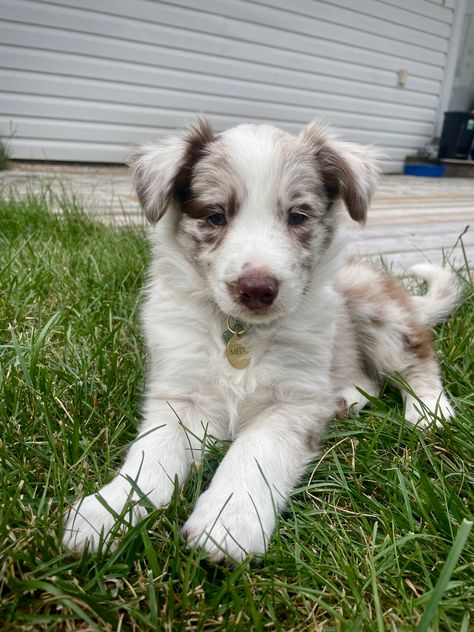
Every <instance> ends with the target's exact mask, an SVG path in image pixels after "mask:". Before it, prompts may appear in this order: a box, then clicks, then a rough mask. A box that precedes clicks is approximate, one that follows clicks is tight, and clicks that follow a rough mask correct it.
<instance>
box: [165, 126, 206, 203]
mask: <svg viewBox="0 0 474 632" xmlns="http://www.w3.org/2000/svg"><path fill="white" fill-rule="evenodd" d="M184 138H185V141H186V145H187V146H186V152H185V154H184V156H183V163H182V165H181V167H180V169H179V171H178V174H177V176H176V178H175V181H174V186H173V195H174V197H175V198H176V200H177V201H178V202H180V203H181V204H184V203H185V202H186V201H187V200H188V199H190V197H191V178H192V170H193V167H194V166H195V165H196V163H197V162H198V161H199V160H200V159H201V158H203V157H204V156H205V155H206V153H207V150H208V145H209V144H210V143H212V142H214V141H215V140H216V137H215V135H214V131H213V130H212V127H211V126H210V125H209V123H208V122H207V120H206V119H205V118H201V119H199V121H198V122H197V123H196V125H194V126H193V127H191V128H190V130H189V131H188V132H187V133H186V135H185V137H184Z"/></svg>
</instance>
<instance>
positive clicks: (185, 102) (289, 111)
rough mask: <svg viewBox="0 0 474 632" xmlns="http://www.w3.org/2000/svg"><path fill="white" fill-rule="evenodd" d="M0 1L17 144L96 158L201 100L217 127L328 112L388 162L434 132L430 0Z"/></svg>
mask: <svg viewBox="0 0 474 632" xmlns="http://www.w3.org/2000/svg"><path fill="white" fill-rule="evenodd" d="M0 1H1V8H0V127H1V128H2V130H3V129H6V130H8V129H10V128H12V129H13V130H14V132H15V136H14V138H13V139H12V147H13V152H14V156H16V157H23V158H25V157H27V158H33V159H45V158H48V159H56V160H68V159H69V160H85V161H91V160H93V161H101V162H107V161H111V162H117V161H122V160H125V158H126V156H127V155H128V152H129V146H130V145H132V144H134V143H137V142H141V141H143V140H148V139H150V138H156V137H159V136H161V135H163V134H167V133H169V132H170V130H174V129H176V128H179V127H182V126H183V125H186V124H188V123H189V122H191V121H192V120H193V118H194V116H195V113H196V112H200V111H202V112H205V113H206V114H207V115H208V116H209V118H210V120H211V122H212V124H213V125H214V126H215V128H216V129H217V130H221V129H224V128H226V127H230V126H232V125H235V124H237V123H238V122H240V121H242V122H262V121H270V122H273V123H275V124H277V125H279V126H281V127H283V128H285V129H288V130H289V131H292V132H297V131H299V130H300V129H301V128H302V127H303V126H304V125H305V124H307V122H308V121H310V120H311V119H313V118H315V117H325V118H326V120H328V121H329V122H331V123H333V124H335V125H336V126H337V127H340V128H342V129H343V136H344V137H345V138H347V139H349V140H352V141H355V142H366V143H373V144H376V145H377V146H378V147H379V149H380V151H381V153H382V154H385V156H386V157H385V158H384V159H383V160H382V166H383V167H384V168H385V169H386V170H387V171H394V170H399V169H400V168H401V165H402V163H403V160H404V158H405V156H406V155H407V154H408V153H413V150H414V149H415V148H416V147H417V146H419V145H421V144H423V143H424V142H426V141H428V140H429V139H430V137H431V134H432V132H433V127H434V120H435V116H436V111H437V107H438V103H439V94H440V89H441V82H442V80H443V76H444V68H445V63H446V51H447V49H448V43H449V37H450V33H451V24H452V16H453V10H452V7H447V6H443V5H442V4H440V3H437V2H434V1H433V2H430V1H429V0H410V2H408V1H405V0H400V2H395V1H394V2H389V1H388V0H360V3H353V2H351V1H350V0H295V1H294V2H292V3H288V2H285V1H284V0H259V1H257V2H254V1H250V0H215V1H214V0H201V1H200V2H198V1H197V0H168V1H167V2H161V1H159V0H153V1H146V0H101V2H100V3H98V2H96V0H48V1H46V0H45V1H43V0H0ZM400 69H403V70H406V71H407V73H408V75H407V84H406V86H405V87H404V88H400V87H398V85H397V71H399V70H400Z"/></svg>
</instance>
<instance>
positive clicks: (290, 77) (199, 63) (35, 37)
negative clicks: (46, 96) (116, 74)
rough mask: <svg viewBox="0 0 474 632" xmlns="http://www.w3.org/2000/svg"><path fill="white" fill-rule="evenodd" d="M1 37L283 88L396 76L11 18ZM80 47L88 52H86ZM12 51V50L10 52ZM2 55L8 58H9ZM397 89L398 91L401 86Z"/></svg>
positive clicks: (412, 83) (430, 86) (414, 82)
mask: <svg viewBox="0 0 474 632" xmlns="http://www.w3.org/2000/svg"><path fill="white" fill-rule="evenodd" d="M0 42H3V44H4V45H9V46H11V47H17V48H18V47H31V48H30V50H32V51H37V50H44V51H50V52H54V53H61V55H64V54H66V51H67V52H69V53H71V54H74V53H75V54H79V55H81V57H82V58H84V59H87V58H90V59H91V60H92V62H94V61H96V60H97V62H99V61H100V60H101V59H106V60H113V61H116V62H118V63H127V64H128V63H136V64H137V65H138V66H139V67H140V68H143V69H145V68H146V67H150V68H154V67H156V66H157V65H159V66H160V67H162V68H168V69H171V70H175V71H176V70H183V71H190V72H192V73H197V74H199V75H203V74H205V75H211V76H213V77H226V78H229V79H240V80H244V81H255V82H257V83H259V84H271V85H278V86H280V87H284V88H286V89H288V88H289V87H293V88H305V89H317V88H318V85H319V83H318V82H319V79H320V78H321V77H330V78H331V79H332V80H333V81H337V80H338V79H343V80H348V81H350V82H351V83H360V84H369V85H367V88H366V89H367V90H370V89H371V88H372V87H373V86H377V87H379V86H386V87H393V86H395V85H396V81H397V79H396V73H395V71H394V70H393V69H392V70H389V69H387V70H381V69H377V68H369V67H367V66H354V64H353V63H350V64H349V63H344V62H338V61H334V60H332V61H331V62H330V63H328V61H327V60H326V59H324V58H323V57H318V56H314V57H308V56H304V57H303V56H300V57H299V58H298V59H297V60H295V68H293V67H292V68H291V71H292V72H291V73H289V72H288V68H278V67H276V66H273V65H270V63H264V61H263V60H262V59H259V60H258V61H257V60H254V61H252V62H246V61H241V60H233V59H230V58H227V57H217V56H214V55H208V54H204V53H190V52H189V51H181V50H178V49H174V48H173V49H171V48H165V47H163V46H158V45H157V44H154V45H151V44H142V43H137V42H130V41H124V40H114V39H112V38H109V37H107V38H106V37H103V36H100V35H85V34H84V33H79V32H77V33H76V32H74V31H64V30H58V29H52V28H48V27H41V26H37V25H31V24H18V23H13V22H9V23H6V22H5V23H3V24H0ZM32 44H34V47H33V46H32ZM84 51H87V56H86V55H85V54H84ZM13 52H14V50H13V49H12V54H13ZM5 59H7V60H8V57H6V58H5ZM58 59H61V56H58ZM157 60H159V64H157ZM304 62H305V63H304ZM296 67H297V68H296ZM356 69H357V72H356ZM440 78H441V77H440ZM439 88H440V80H433V79H424V78H421V77H419V76H416V75H413V74H409V75H408V80H407V85H406V88H405V91H409V92H412V91H415V92H426V93H427V94H432V95H435V96H437V95H438V93H439ZM398 92H399V93H402V92H403V90H399V91H398Z"/></svg>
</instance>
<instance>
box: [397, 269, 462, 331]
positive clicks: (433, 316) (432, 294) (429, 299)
mask: <svg viewBox="0 0 474 632" xmlns="http://www.w3.org/2000/svg"><path fill="white" fill-rule="evenodd" d="M410 273H411V274H413V275H414V276H415V277H417V278H418V279H420V280H422V281H426V283H427V284H428V290H427V292H426V294H424V295H423V296H413V297H412V298H413V303H414V305H415V308H416V310H417V312H418V317H419V319H420V320H421V322H422V323H424V324H425V325H436V323H441V322H442V321H443V320H446V318H447V317H448V316H449V314H450V313H451V312H452V311H453V309H454V308H455V307H456V305H457V304H458V302H459V301H460V299H461V295H462V288H461V286H460V284H459V282H458V280H457V279H456V276H455V275H454V274H453V273H452V272H451V271H450V270H448V269H447V268H442V267H441V266H434V265H431V264H430V263H420V264H419V265H416V266H413V268H410Z"/></svg>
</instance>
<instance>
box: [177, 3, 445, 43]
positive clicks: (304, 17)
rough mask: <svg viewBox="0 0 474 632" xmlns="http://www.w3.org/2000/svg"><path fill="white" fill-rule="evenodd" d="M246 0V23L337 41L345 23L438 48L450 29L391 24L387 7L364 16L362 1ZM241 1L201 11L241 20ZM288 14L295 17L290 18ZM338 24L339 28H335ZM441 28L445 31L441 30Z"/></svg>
mask: <svg viewBox="0 0 474 632" xmlns="http://www.w3.org/2000/svg"><path fill="white" fill-rule="evenodd" d="M243 2H245V19H246V22H255V23H256V24H260V25H261V24H266V23H268V24H270V25H271V26H274V27H276V28H281V29H283V30H287V29H288V30H290V29H291V30H292V31H295V32H297V33H302V34H306V35H308V34H309V35H316V36H319V37H325V38H326V39H334V40H336V41H339V40H342V41H345V40H344V39H343V38H344V37H345V36H346V34H347V32H346V30H345V28H343V29H341V28H340V27H341V26H343V27H348V28H350V29H356V30H357V31H360V32H365V33H366V34H367V33H368V34H369V35H372V34H373V33H375V34H376V35H377V37H384V38H388V39H389V40H394V41H397V42H398V41H400V42H405V43H408V44H416V45H417V46H421V47H423V48H430V49H432V50H435V51H439V50H440V49H441V50H444V49H445V47H446V38H447V37H448V36H449V29H447V30H446V28H443V27H445V25H443V24H440V23H436V22H435V24H436V28H434V29H433V28H431V29H430V30H429V31H423V30H417V29H415V28H412V26H413V25H412V23H411V21H407V22H405V24H403V23H402V24H391V23H390V22H388V21H387V20H386V19H385V15H384V14H385V12H384V11H383V9H382V10H381V11H380V12H379V15H378V16H377V17H373V16H370V15H364V14H362V13H360V5H359V2H358V3H357V11H354V3H352V6H351V7H350V8H349V10H346V9H344V8H343V7H340V6H336V5H334V4H331V3H328V2H324V1H322V2H319V1H318V0H312V2H302V0H298V1H297V2H292V3H289V2H287V1H285V0H271V1H270V0H267V2H263V3H257V2H251V1H250V2H249V1H248V0H243ZM171 4H174V5H177V6H181V7H186V8H189V9H196V2H194V0H172V2H171ZM241 4H242V1H241V0H238V1H236V0H219V2H215V1H214V0H201V1H200V2H199V10H201V11H205V12H206V13H210V14H216V15H221V16H224V17H231V18H234V19H240V18H241V16H242V6H241ZM261 4H263V5H264V6H261ZM288 14H290V16H291V17H290V19H289V16H288ZM412 15H413V14H412ZM290 25H291V27H290ZM335 26H336V27H337V28H334V27H335ZM430 26H433V25H430ZM439 27H441V28H439ZM438 29H439V30H440V31H444V32H441V33H437V31H438ZM446 31H447V32H446ZM368 47H370V44H369V46H368Z"/></svg>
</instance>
